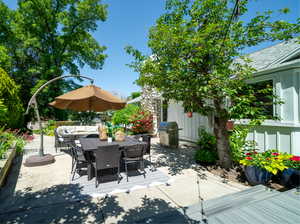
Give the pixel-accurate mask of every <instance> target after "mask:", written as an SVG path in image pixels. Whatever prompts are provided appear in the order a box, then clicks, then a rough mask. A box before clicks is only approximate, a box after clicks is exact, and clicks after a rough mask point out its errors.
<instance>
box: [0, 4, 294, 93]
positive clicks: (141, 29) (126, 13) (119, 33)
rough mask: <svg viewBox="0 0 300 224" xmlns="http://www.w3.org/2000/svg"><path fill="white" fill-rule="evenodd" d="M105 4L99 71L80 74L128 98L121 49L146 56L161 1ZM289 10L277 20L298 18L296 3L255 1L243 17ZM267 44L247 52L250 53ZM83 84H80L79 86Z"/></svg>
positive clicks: (130, 82)
mask: <svg viewBox="0 0 300 224" xmlns="http://www.w3.org/2000/svg"><path fill="white" fill-rule="evenodd" d="M3 1H4V2H5V3H6V4H7V5H8V6H9V7H10V8H13V9H15V8H16V2H17V0H3ZM103 2H104V3H106V4H108V18H107V20H106V21H105V22H104V23H102V22H101V23H99V26H98V30H97V31H96V32H95V33H94V37H95V38H96V39H97V40H98V41H99V43H100V44H101V45H105V46H106V47H107V50H106V52H105V53H106V54H107V55H108V57H107V59H106V60H105V64H104V67H103V69H102V70H92V69H89V68H87V67H85V68H83V69H81V74H83V75H87V76H89V77H91V78H94V79H95V84H96V85H97V86H100V87H101V88H103V89H105V90H108V91H113V92H117V93H119V94H120V95H122V96H128V95H130V93H131V92H133V91H139V89H140V88H139V87H138V86H137V85H135V84H134V81H135V80H136V79H137V77H138V74H137V73H135V72H134V71H132V69H130V68H129V67H128V66H126V64H128V63H130V62H131V61H132V57H131V56H129V55H127V54H126V52H125V51H124V47H125V46H127V45H132V46H133V47H134V48H137V49H139V50H141V51H142V52H143V53H147V54H150V50H149V48H148V47H147V35H148V30H149V28H150V27H151V26H152V25H154V23H155V21H156V19H157V18H158V17H159V16H160V15H161V14H162V13H163V12H164V4H165V0H104V1H103ZM280 8H290V10H291V12H290V14H288V15H284V16H281V15H279V14H278V13H277V14H275V17H276V19H278V18H280V19H283V20H287V21H290V22H295V21H296V19H297V18H298V17H300V1H299V0H257V1H251V3H250V4H249V12H248V13H247V15H246V16H243V18H242V19H243V20H245V21H247V20H249V18H251V15H252V16H253V15H255V13H256V12H257V11H265V10H267V9H271V10H275V11H276V10H278V9H280ZM269 45H270V43H267V44H263V45H261V46H258V47H254V48H251V49H248V50H247V52H251V51H254V50H257V49H260V48H262V47H267V46H269ZM83 84H84V83H83Z"/></svg>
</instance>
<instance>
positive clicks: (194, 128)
mask: <svg viewBox="0 0 300 224" xmlns="http://www.w3.org/2000/svg"><path fill="white" fill-rule="evenodd" d="M171 121H175V122H177V124H178V127H179V128H180V129H181V130H180V131H179V139H181V140H188V141H194V142H195V141H197V139H198V138H199V137H198V130H199V128H200V127H201V128H205V129H206V130H207V131H210V129H209V127H210V124H209V119H208V118H207V117H205V116H201V115H200V114H198V113H193V116H192V117H188V116H187V115H186V113H185V112H184V108H183V107H182V105H181V103H177V102H175V101H170V103H169V105H168V122H171Z"/></svg>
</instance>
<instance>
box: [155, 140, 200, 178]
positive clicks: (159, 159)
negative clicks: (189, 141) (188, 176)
mask: <svg viewBox="0 0 300 224" xmlns="http://www.w3.org/2000/svg"><path fill="white" fill-rule="evenodd" d="M151 147H152V148H151V150H152V152H153V153H152V155H153V157H154V158H155V159H154V163H155V167H156V168H159V167H167V168H168V172H169V174H170V175H172V176H173V175H177V174H182V172H183V170H186V169H194V170H196V171H198V172H199V171H201V170H205V169H203V168H202V167H201V166H199V165H198V164H197V163H196V162H195V160H194V152H195V149H194V148H193V147H189V146H187V147H185V146H184V147H180V148H177V149H174V148H166V147H162V146H161V145H160V144H159V143H157V144H152V145H151Z"/></svg>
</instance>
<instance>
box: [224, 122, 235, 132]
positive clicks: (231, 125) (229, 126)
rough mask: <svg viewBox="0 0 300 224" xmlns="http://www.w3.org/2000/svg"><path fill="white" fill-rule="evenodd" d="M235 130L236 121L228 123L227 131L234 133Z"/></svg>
mask: <svg viewBox="0 0 300 224" xmlns="http://www.w3.org/2000/svg"><path fill="white" fill-rule="evenodd" d="M233 128H234V121H227V123H226V129H227V131H232V130H233Z"/></svg>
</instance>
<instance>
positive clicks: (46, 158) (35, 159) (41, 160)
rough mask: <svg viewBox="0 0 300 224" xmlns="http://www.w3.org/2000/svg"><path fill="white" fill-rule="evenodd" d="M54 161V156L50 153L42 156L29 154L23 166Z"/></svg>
mask: <svg viewBox="0 0 300 224" xmlns="http://www.w3.org/2000/svg"><path fill="white" fill-rule="evenodd" d="M54 162H55V159H54V156H52V155H50V154H46V155H44V156H39V155H35V156H29V157H28V158H27V159H26V161H25V163H24V166H27V167H33V166H44V165H48V164H51V163H54Z"/></svg>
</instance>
